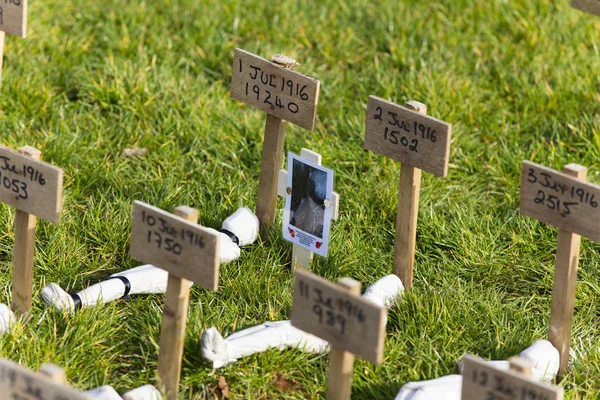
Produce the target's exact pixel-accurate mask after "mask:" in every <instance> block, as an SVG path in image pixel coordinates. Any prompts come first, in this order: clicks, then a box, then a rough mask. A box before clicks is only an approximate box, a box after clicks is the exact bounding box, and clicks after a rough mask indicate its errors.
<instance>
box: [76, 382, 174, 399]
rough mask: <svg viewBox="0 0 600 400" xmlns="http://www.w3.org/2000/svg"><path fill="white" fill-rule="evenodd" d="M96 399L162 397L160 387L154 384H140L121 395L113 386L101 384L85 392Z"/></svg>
mask: <svg viewBox="0 0 600 400" xmlns="http://www.w3.org/2000/svg"><path fill="white" fill-rule="evenodd" d="M85 394H87V395H88V396H90V397H91V398H92V399H94V400H161V399H162V397H161V395H160V392H159V391H158V389H156V388H155V387H154V386H152V385H144V386H140V387H139V388H137V389H133V390H131V391H129V392H127V393H124V394H123V397H121V396H119V393H117V391H116V390H115V389H114V388H113V387H112V386H108V385H107V386H100V387H98V388H95V389H92V390H88V391H87V392H85Z"/></svg>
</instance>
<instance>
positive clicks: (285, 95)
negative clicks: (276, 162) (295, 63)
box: [231, 49, 319, 168]
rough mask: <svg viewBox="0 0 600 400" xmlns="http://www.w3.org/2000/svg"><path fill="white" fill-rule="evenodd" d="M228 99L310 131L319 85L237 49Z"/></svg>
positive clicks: (315, 109) (314, 80) (313, 119)
mask: <svg viewBox="0 0 600 400" xmlns="http://www.w3.org/2000/svg"><path fill="white" fill-rule="evenodd" d="M231 97H232V98H233V99H235V100H239V101H242V102H244V103H246V104H249V105H251V106H253V107H256V108H258V109H259V110H262V111H264V112H266V113H268V114H271V115H273V116H275V117H277V118H280V119H283V120H286V121H288V122H291V123H293V124H296V125H299V126H301V127H303V128H304V129H308V130H312V129H314V126H315V118H316V115H317V104H318V102H319V81H318V80H316V79H314V78H311V77H309V76H306V75H303V74H301V73H299V72H296V71H293V70H291V69H286V68H284V67H282V66H280V65H278V64H275V63H273V62H271V61H268V60H266V59H264V58H262V57H259V56H257V55H254V54H252V53H249V52H247V51H244V50H241V49H236V50H235V55H234V58H233V73H232V77H231ZM278 168H279V166H278Z"/></svg>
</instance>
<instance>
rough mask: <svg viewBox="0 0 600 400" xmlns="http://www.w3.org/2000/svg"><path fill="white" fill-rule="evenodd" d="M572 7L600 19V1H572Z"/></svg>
mask: <svg viewBox="0 0 600 400" xmlns="http://www.w3.org/2000/svg"><path fill="white" fill-rule="evenodd" d="M571 7H573V8H576V9H578V10H581V11H583V12H586V13H588V14H592V15H596V16H598V17H600V0H571Z"/></svg>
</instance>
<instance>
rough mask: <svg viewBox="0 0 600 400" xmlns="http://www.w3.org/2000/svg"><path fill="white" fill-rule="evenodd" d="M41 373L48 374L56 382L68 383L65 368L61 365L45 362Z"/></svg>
mask: <svg viewBox="0 0 600 400" xmlns="http://www.w3.org/2000/svg"><path fill="white" fill-rule="evenodd" d="M40 373H41V374H42V375H45V376H47V377H48V378H50V380H52V381H53V382H56V383H58V384H60V385H66V384H67V374H65V370H64V369H62V368H61V367H60V366H58V365H56V364H51V363H45V364H43V365H42V366H41V367H40Z"/></svg>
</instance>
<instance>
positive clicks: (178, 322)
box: [130, 201, 219, 400]
mask: <svg viewBox="0 0 600 400" xmlns="http://www.w3.org/2000/svg"><path fill="white" fill-rule="evenodd" d="M197 221H198V211H196V210H194V209H193V208H190V207H187V206H180V207H177V208H176V209H175V215H173V214H170V213H168V212H166V211H163V210H161V209H159V208H156V207H152V206H150V205H148V204H145V203H142V202H140V201H135V202H134V204H133V215H132V226H131V249H130V255H131V257H133V258H137V259H138V260H141V261H143V262H146V263H150V264H153V265H156V266H157V267H159V268H163V269H165V270H166V271H168V272H169V278H168V279H169V280H168V283H167V293H166V295H165V309H164V312H163V322H162V327H161V333H160V353H159V359H158V377H159V386H160V387H161V389H162V390H164V391H165V392H166V395H167V399H169V400H172V399H177V392H178V388H179V378H180V376H181V360H182V356H183V343H184V339H185V326H186V320H187V310H188V305H189V296H190V281H192V282H194V283H197V284H199V285H200V286H202V287H204V288H205V289H208V290H217V286H218V280H219V256H218V255H219V248H218V245H219V237H218V235H216V234H213V233H211V232H209V231H208V230H207V229H206V228H204V227H202V226H201V225H198V224H197V223H196V222H197Z"/></svg>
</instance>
